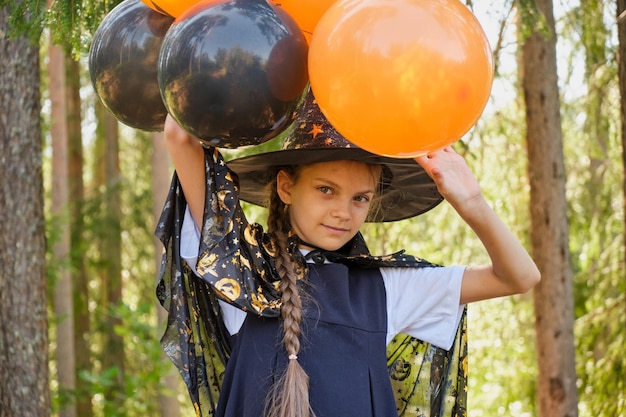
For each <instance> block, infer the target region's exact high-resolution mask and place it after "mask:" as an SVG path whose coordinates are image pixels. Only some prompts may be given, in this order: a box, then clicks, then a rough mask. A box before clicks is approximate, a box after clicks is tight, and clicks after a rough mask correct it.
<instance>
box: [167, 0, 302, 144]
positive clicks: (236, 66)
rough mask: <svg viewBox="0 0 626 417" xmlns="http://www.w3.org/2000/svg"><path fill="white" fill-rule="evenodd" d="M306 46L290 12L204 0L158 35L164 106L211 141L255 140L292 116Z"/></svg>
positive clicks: (257, 1) (258, 2)
mask: <svg viewBox="0 0 626 417" xmlns="http://www.w3.org/2000/svg"><path fill="white" fill-rule="evenodd" d="M307 52H308V45H307V42H306V39H305V38H304V35H303V34H302V31H301V30H300V29H299V28H298V26H297V24H296V23H295V22H294V21H293V19H292V18H291V17H289V16H288V15H286V14H285V13H282V12H280V11H279V12H278V13H277V11H276V10H274V9H273V8H272V6H270V5H269V4H268V3H267V2H266V1H265V0H234V1H226V2H217V3H216V2H213V4H210V3H208V4H207V6H206V7H204V8H202V7H201V8H200V10H199V11H198V12H196V13H193V14H192V15H190V16H187V15H185V16H184V17H183V19H179V20H177V21H176V22H175V23H174V24H173V25H172V27H171V28H170V30H169V31H168V33H167V35H166V36H165V39H164V40H163V45H162V46H161V54H160V56H159V64H158V68H159V70H158V79H159V87H160V89H161V95H162V97H163V101H164V102H165V107H166V108H167V110H168V111H169V113H170V114H171V115H172V117H173V118H174V119H175V120H176V121H177V122H178V124H180V125H181V126H182V127H183V128H184V129H185V130H186V131H188V132H189V133H191V134H192V135H194V136H196V137H198V138H200V139H201V140H203V141H204V142H205V143H207V144H210V145H212V146H218V147H223V148H237V147H240V146H246V145H257V144H260V143H263V142H265V141H266V140H269V139H271V138H273V137H274V136H276V135H277V134H279V133H280V132H282V131H283V130H284V129H285V128H287V127H288V126H289V125H290V124H291V123H292V122H293V118H294V113H295V111H296V108H297V106H298V104H299V103H300V102H301V101H302V98H303V96H304V92H305V87H306V85H307V83H308V73H307Z"/></svg>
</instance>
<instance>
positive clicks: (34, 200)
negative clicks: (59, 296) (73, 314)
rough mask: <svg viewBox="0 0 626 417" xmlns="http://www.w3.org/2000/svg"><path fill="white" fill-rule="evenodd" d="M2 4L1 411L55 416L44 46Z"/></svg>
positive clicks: (9, 416) (12, 415) (7, 415)
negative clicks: (20, 31)
mask: <svg viewBox="0 0 626 417" xmlns="http://www.w3.org/2000/svg"><path fill="white" fill-rule="evenodd" d="M10 33H12V31H11V28H10V27H9V24H8V8H7V7H6V6H5V7H0V56H1V57H2V59H0V213H2V219H1V220H0V317H1V318H0V358H2V359H0V417H45V416H49V415H50V393H49V388H48V382H49V381H48V319H47V314H48V312H47V300H46V276H45V265H44V262H45V228H44V210H43V175H42V166H41V165H42V148H41V121H40V111H41V104H40V95H39V87H40V73H39V45H37V44H31V43H29V42H28V40H27V39H26V38H25V37H21V36H19V37H16V38H11V39H9V34H10Z"/></svg>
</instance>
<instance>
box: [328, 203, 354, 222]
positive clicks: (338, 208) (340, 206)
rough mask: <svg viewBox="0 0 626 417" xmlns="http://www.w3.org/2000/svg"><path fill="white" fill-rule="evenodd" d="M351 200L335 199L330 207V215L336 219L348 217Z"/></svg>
mask: <svg viewBox="0 0 626 417" xmlns="http://www.w3.org/2000/svg"><path fill="white" fill-rule="evenodd" d="M351 203H352V200H351V199H350V200H347V201H346V200H343V199H337V200H336V201H335V204H334V205H333V207H332V210H331V215H332V216H333V217H334V218H337V219H342V220H344V219H349V218H350V205H351Z"/></svg>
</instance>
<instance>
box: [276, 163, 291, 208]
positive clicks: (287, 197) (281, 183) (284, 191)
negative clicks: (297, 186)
mask: <svg viewBox="0 0 626 417" xmlns="http://www.w3.org/2000/svg"><path fill="white" fill-rule="evenodd" d="M292 185H293V181H292V179H291V176H290V175H289V174H287V172H285V171H284V170H282V169H281V170H280V171H278V174H276V191H277V192H278V196H279V197H280V199H281V201H282V202H283V203H284V204H286V205H289V204H291V186H292Z"/></svg>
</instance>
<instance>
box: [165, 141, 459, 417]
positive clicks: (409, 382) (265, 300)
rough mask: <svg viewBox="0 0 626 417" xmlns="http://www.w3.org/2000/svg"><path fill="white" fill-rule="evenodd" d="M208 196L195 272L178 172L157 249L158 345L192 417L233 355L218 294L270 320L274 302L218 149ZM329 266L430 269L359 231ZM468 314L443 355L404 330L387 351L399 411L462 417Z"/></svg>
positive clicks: (267, 262)
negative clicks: (163, 314) (164, 314)
mask: <svg viewBox="0 0 626 417" xmlns="http://www.w3.org/2000/svg"><path fill="white" fill-rule="evenodd" d="M205 172H206V184H205V185H206V194H205V195H206V201H205V209H204V219H203V222H202V229H201V237H200V246H199V248H198V260H197V265H196V271H195V272H196V273H194V272H193V271H192V270H191V269H190V267H189V265H187V263H186V262H185V261H184V260H183V259H182V257H181V255H180V252H179V250H180V239H181V229H182V222H183V218H184V213H185V208H186V201H185V198H184V195H183V192H182V188H181V186H180V183H179V181H178V178H177V176H176V175H174V178H173V180H172V184H171V187H170V192H169V195H168V198H167V201H166V203H165V206H164V208H163V212H162V215H161V218H160V220H159V223H158V225H157V229H156V232H155V234H156V236H157V237H158V238H159V239H160V240H161V242H162V243H163V246H164V249H165V250H164V253H163V259H162V263H161V271H160V281H159V284H158V286H157V297H158V299H159V301H160V302H161V304H162V305H163V307H165V308H166V309H167V310H168V320H167V326H166V329H165V332H164V334H163V337H162V339H161V344H162V346H163V349H164V351H165V353H166V354H167V356H168V357H169V358H170V359H171V360H172V362H173V363H174V364H175V366H176V367H177V368H178V370H179V372H180V374H181V377H182V378H183V380H184V382H185V384H186V386H187V389H188V392H189V396H190V399H191V401H192V403H193V405H194V408H195V411H196V416H197V417H206V416H211V415H214V413H215V409H216V406H217V402H218V399H219V394H220V388H221V384H222V378H223V374H224V370H225V366H226V363H227V361H228V358H229V356H230V353H231V342H232V340H231V336H230V334H229V333H228V331H227V330H226V327H225V325H224V322H223V320H222V313H221V309H220V306H219V303H218V300H222V301H225V302H227V303H229V304H231V305H234V306H235V307H237V308H239V309H241V310H243V311H246V312H248V313H250V314H255V315H259V316H263V317H268V318H278V317H279V316H280V308H281V293H280V290H279V278H278V274H277V272H276V270H275V267H274V261H273V255H274V253H275V251H274V246H273V241H272V238H271V236H270V235H268V234H267V233H264V232H263V229H262V228H261V226H260V225H258V224H249V223H248V221H247V219H246V217H245V214H244V212H243V210H242V208H241V206H240V204H239V194H238V191H239V188H238V180H237V176H236V174H235V173H234V172H232V171H230V170H229V168H228V166H227V165H226V163H225V162H224V160H223V158H222V155H221V154H220V153H219V151H218V150H217V149H215V148H205ZM297 247H298V240H297V237H296V236H292V237H291V238H290V239H289V247H288V250H289V252H290V253H291V255H292V257H293V259H294V260H295V261H296V266H297V268H296V270H297V274H298V275H299V277H300V279H305V278H306V274H307V268H306V263H305V260H304V258H303V257H302V255H300V252H299V251H298V250H297ZM326 255H327V256H330V257H332V258H333V259H332V261H333V262H340V263H345V264H347V265H351V266H354V267H361V268H380V267H413V268H419V267H423V266H433V265H432V264H430V263H428V262H427V261H424V260H422V259H419V258H414V257H412V256H409V255H405V254H404V253H403V252H397V253H395V254H392V255H386V256H372V255H370V254H369V250H368V249H367V246H366V244H365V241H364V240H363V237H362V236H361V235H360V234H357V236H355V238H354V239H353V240H352V241H351V242H350V243H349V244H348V245H347V246H346V247H345V248H343V250H342V251H340V253H331V254H326ZM465 322H466V315H465V314H463V318H462V320H461V323H460V325H459V329H458V331H457V336H456V340H455V343H454V345H453V348H452V349H451V350H449V351H445V350H443V349H439V348H436V347H434V346H432V345H430V344H428V343H425V342H423V341H420V340H418V339H415V338H412V337H410V336H407V335H398V336H396V337H395V338H394V339H393V341H392V342H391V343H390V344H389V346H388V347H387V360H388V365H389V374H390V380H391V383H392V386H393V389H394V392H395V394H396V405H397V409H398V415H399V416H402V417H404V416H407V417H408V416H418V417H421V416H423V417H426V416H429V417H444V416H445V417H461V416H465V401H466V378H467V361H466V355H467V336H466V331H465Z"/></svg>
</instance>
